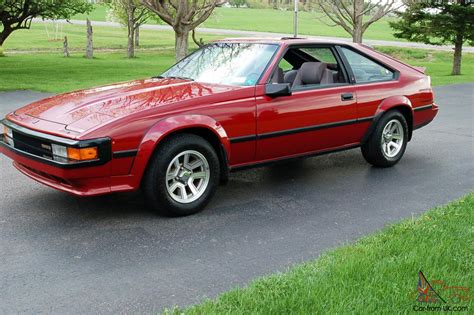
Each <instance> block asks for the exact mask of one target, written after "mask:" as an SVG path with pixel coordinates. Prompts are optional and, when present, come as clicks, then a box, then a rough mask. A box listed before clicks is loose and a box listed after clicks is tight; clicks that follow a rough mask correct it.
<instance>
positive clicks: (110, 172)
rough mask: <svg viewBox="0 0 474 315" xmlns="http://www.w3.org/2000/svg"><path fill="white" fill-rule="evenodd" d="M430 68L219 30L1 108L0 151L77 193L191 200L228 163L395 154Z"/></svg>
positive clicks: (357, 48)
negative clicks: (100, 79) (134, 71)
mask: <svg viewBox="0 0 474 315" xmlns="http://www.w3.org/2000/svg"><path fill="white" fill-rule="evenodd" d="M437 111H438V107H437V106H436V105H435V104H434V102H433V91H432V89H431V84H430V77H428V76H426V75H425V74H424V73H423V70H422V69H419V68H416V67H412V66H409V65H406V64H404V63H402V62H400V61H397V60H395V59H393V58H391V57H389V56H387V55H384V54H382V53H379V52H377V51H375V50H373V49H371V48H369V47H366V46H364V45H357V44H348V43H345V42H335V41H325V40H309V39H298V38H282V39H229V40H222V41H217V42H213V43H211V44H209V45H207V46H205V47H203V48H201V49H199V50H197V51H195V52H194V53H192V54H191V55H189V56H188V57H186V58H185V59H183V60H181V61H180V62H178V63H177V64H175V65H174V66H172V67H171V68H170V69H169V70H167V71H166V72H164V73H163V74H162V75H160V76H158V77H154V78H151V79H146V80H138V81H132V82H125V83H119V84H115V85H108V86H104V87H99V88H93V89H88V90H83V91H77V92H71V93H66V94H62V95H57V96H53V97H50V98H46V99H44V100H41V101H38V102H35V103H32V104H30V105H27V106H25V107H23V108H20V109H18V110H16V111H15V112H13V113H10V114H9V115H7V116H6V118H5V119H4V120H3V121H2V122H1V123H2V124H3V130H4V132H3V136H2V137H1V138H0V151H1V152H2V153H3V154H5V155H7V156H8V157H10V158H11V159H13V161H14V163H13V165H14V166H15V167H16V168H17V169H18V170H19V171H20V172H22V173H24V174H26V175H27V176H29V177H31V178H33V179H35V180H37V181H39V182H41V183H43V184H45V185H48V186H50V187H53V188H56V189H59V190H62V191H66V192H69V193H72V194H75V195H80V196H92V195H99V194H107V193H112V192H119V191H131V190H136V189H139V188H142V189H143V191H144V194H145V196H146V198H147V200H148V203H149V204H150V206H151V207H152V208H153V209H156V210H157V211H159V212H160V213H162V214H165V215H187V214H191V213H195V212H197V211H199V210H200V209H202V208H203V207H204V206H205V205H206V204H207V203H208V202H209V200H210V199H211V197H212V196H213V194H214V193H215V192H216V188H217V186H218V184H219V183H220V182H225V181H226V180H227V178H228V173H229V171H232V170H238V169H241V168H245V167H250V166H259V165H263V164H266V163H268V162H274V161H280V160H283V159H289V158H296V157H307V156H313V155H318V154H323V153H329V152H334V151H340V150H347V149H352V148H356V147H361V150H362V154H363V156H364V158H365V159H366V160H367V161H368V162H369V163H371V164H373V165H375V166H379V167H388V166H392V165H394V164H395V163H397V162H398V161H399V160H400V159H401V157H402V156H403V153H404V152H405V149H406V145H407V143H408V141H410V139H411V137H412V133H413V130H415V129H417V128H420V127H422V126H424V125H426V124H428V123H429V122H430V121H432V120H433V118H434V117H435V116H436V113H437Z"/></svg>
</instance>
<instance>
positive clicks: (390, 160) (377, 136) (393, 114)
mask: <svg viewBox="0 0 474 315" xmlns="http://www.w3.org/2000/svg"><path fill="white" fill-rule="evenodd" d="M394 119H395V120H398V121H399V122H400V124H401V125H402V128H403V142H402V148H401V149H400V151H399V152H398V153H397V155H395V156H394V157H388V156H386V155H385V154H384V152H383V149H382V143H381V142H382V133H383V130H384V128H385V126H386V125H387V123H388V122H390V121H391V120H394ZM374 140H376V143H374V144H375V145H376V146H377V148H378V154H379V155H380V157H381V158H382V159H384V160H386V162H387V164H389V165H393V164H395V163H397V162H398V161H399V160H400V159H401V158H402V156H403V154H404V153H405V150H406V147H407V143H408V125H407V122H406V119H405V117H404V116H403V115H402V114H401V113H400V112H398V111H390V112H388V113H386V114H385V115H383V116H382V118H381V119H380V121H379V123H378V124H377V128H376V130H375V133H374Z"/></svg>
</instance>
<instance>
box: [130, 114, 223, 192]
mask: <svg viewBox="0 0 474 315" xmlns="http://www.w3.org/2000/svg"><path fill="white" fill-rule="evenodd" d="M183 133H190V134H194V135H198V136H200V137H202V138H204V139H206V140H207V141H209V143H210V144H211V145H212V147H213V148H214V149H215V150H216V153H217V155H218V157H219V162H220V167H221V179H226V176H228V172H229V166H228V165H229V164H228V160H229V155H230V141H229V138H228V136H227V133H226V131H225V130H224V128H223V127H222V125H221V124H220V123H219V122H217V121H216V120H215V119H213V118H212V117H209V116H205V115H179V116H172V117H168V118H166V119H163V120H160V121H158V122H157V123H155V124H154V125H153V126H152V127H151V128H150V129H149V130H148V132H147V133H146V134H145V136H144V137H143V139H142V141H141V143H140V146H139V148H138V152H137V155H136V157H135V161H134V163H133V166H132V169H131V174H132V175H133V176H134V177H135V178H136V186H137V188H138V186H139V185H140V183H141V180H142V178H143V174H144V172H145V171H146V168H147V167H148V163H149V161H150V159H151V157H152V155H153V154H154V152H155V151H156V150H157V149H158V148H159V147H160V144H162V143H163V142H164V141H166V139H169V138H170V137H172V136H174V135H177V134H183Z"/></svg>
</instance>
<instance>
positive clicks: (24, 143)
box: [13, 130, 53, 159]
mask: <svg viewBox="0 0 474 315" xmlns="http://www.w3.org/2000/svg"><path fill="white" fill-rule="evenodd" d="M13 141H14V144H15V145H14V146H15V148H16V149H18V150H21V151H24V152H28V153H30V154H33V155H36V156H41V157H44V158H47V159H53V152H52V148H51V143H50V142H48V141H47V140H42V139H38V138H34V137H30V136H27V135H25V134H22V133H20V132H16V131H15V130H13Z"/></svg>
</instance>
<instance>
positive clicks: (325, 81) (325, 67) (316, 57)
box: [270, 46, 347, 89]
mask: <svg viewBox="0 0 474 315" xmlns="http://www.w3.org/2000/svg"><path fill="white" fill-rule="evenodd" d="M270 82H271V83H289V84H290V86H291V88H292V89H299V88H303V87H308V88H311V87H312V88H318V87H320V86H329V85H337V84H345V83H347V80H346V76H345V73H344V72H343V68H342V67H341V65H340V64H339V63H338V62H337V59H336V56H335V55H334V52H333V50H332V49H331V48H330V47H327V46H326V47H320V46H313V47H311V46H308V47H299V48H291V49H289V50H288V51H287V52H286V54H285V55H284V56H283V58H282V59H281V60H280V62H279V64H278V67H277V68H276V69H275V71H274V72H273V75H272V77H271V79H270Z"/></svg>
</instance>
